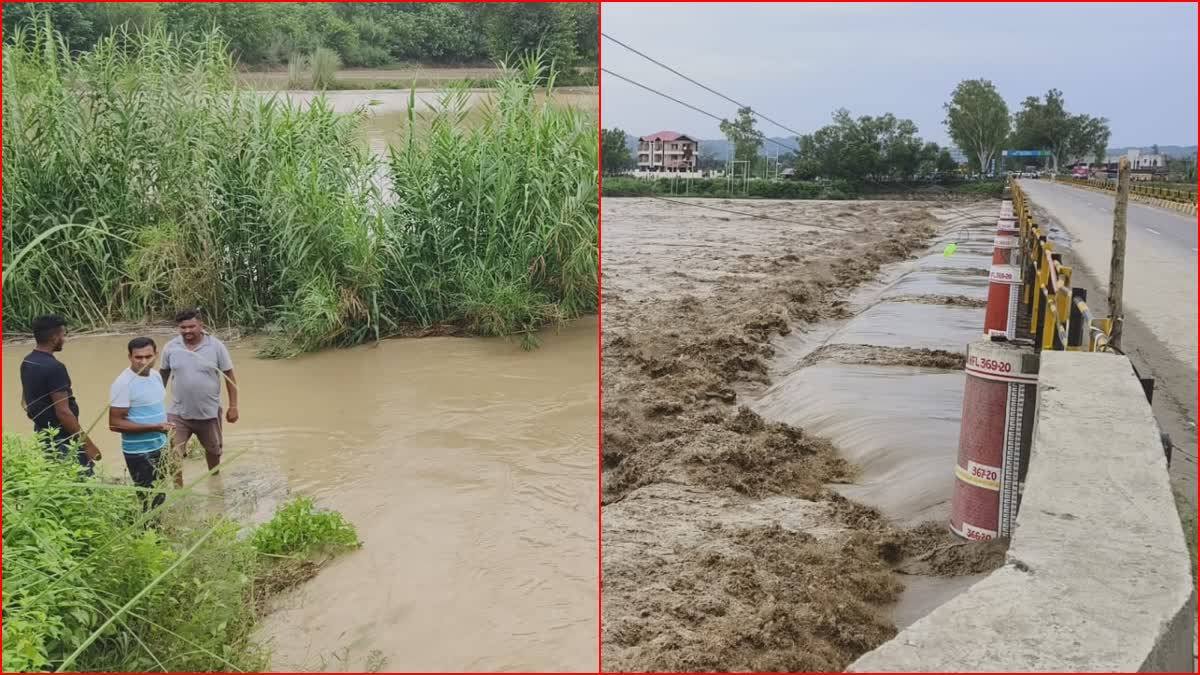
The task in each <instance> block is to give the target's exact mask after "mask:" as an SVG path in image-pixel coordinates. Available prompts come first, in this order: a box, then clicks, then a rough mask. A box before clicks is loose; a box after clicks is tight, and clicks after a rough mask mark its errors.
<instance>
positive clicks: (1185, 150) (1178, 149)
mask: <svg viewBox="0 0 1200 675" xmlns="http://www.w3.org/2000/svg"><path fill="white" fill-rule="evenodd" d="M1153 148H1154V145H1153V144H1151V145H1142V146H1137V145H1130V146H1128V147H1124V148H1109V149H1108V150H1107V152H1108V156H1109V157H1114V156H1117V155H1124V154H1125V153H1127V152H1129V151H1130V150H1141V151H1142V152H1150V150H1151V149H1153ZM1158 151H1159V152H1161V153H1163V154H1164V155H1166V156H1167V157H1176V158H1183V157H1191V156H1192V155H1194V154H1196V146H1194V145H1160V146H1158Z"/></svg>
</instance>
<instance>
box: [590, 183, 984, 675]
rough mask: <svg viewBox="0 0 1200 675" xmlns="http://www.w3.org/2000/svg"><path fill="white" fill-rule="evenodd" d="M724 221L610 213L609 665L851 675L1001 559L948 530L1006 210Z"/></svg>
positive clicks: (884, 205)
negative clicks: (991, 261)
mask: <svg viewBox="0 0 1200 675" xmlns="http://www.w3.org/2000/svg"><path fill="white" fill-rule="evenodd" d="M702 203H707V204H713V201H712V200H710V201H708V202H702ZM714 205H716V204H714ZM720 206H721V208H727V209H731V210H734V211H741V212H744V213H747V214H748V215H747V216H738V215H731V214H726V213H718V212H713V211H706V210H702V209H689V208H686V207H683V206H678V205H667V204H665V203H663V202H657V201H654V200H644V199H610V200H606V201H605V203H604V208H605V214H604V218H605V220H604V222H605V235H606V241H605V247H604V256H605V257H604V264H605V331H604V350H603V354H604V408H603V411H604V443H605V445H604V455H605V456H604V462H605V471H604V492H603V499H604V503H605V506H604V509H603V516H602V520H603V528H604V532H603V540H602V541H603V548H602V550H603V557H604V560H603V573H604V584H605V586H604V589H605V593H604V597H603V602H604V607H603V615H602V634H603V641H604V648H603V657H604V662H605V668H606V669H633V670H637V669H647V668H649V669H666V670H672V669H716V670H742V669H750V670H776V669H781V670H829V669H842V668H844V667H845V666H846V665H848V664H849V662H850V661H852V660H853V659H854V658H855V657H857V656H858V655H860V654H862V653H864V652H866V651H868V650H870V649H871V648H873V647H874V646H875V645H878V644H879V643H881V642H883V641H884V640H886V639H888V638H890V637H891V636H892V635H894V634H895V631H896V627H897V626H898V625H907V624H908V623H911V622H912V621H914V620H915V619H916V618H919V617H920V616H922V615H923V614H924V613H926V612H928V611H929V610H931V609H932V608H934V607H936V606H937V605H939V604H941V603H942V602H944V601H945V600H947V599H949V598H950V597H953V595H954V594H955V593H957V592H960V591H961V590H962V589H963V588H965V587H966V586H968V585H969V584H970V583H971V582H973V581H974V580H975V579H977V578H978V576H977V575H979V574H981V573H984V572H986V571H988V570H989V569H991V568H993V567H994V566H996V565H997V564H998V563H999V562H1000V561H1001V560H1002V557H1003V548H1002V547H1001V546H985V547H973V546H965V545H962V544H959V543H958V542H956V541H955V540H953V539H952V538H951V536H950V535H949V534H948V533H947V528H946V526H945V516H946V514H947V513H948V502H949V495H950V488H951V486H952V477H953V464H954V456H955V454H956V449H957V435H958V420H959V415H960V411H961V405H962V400H961V391H962V375H961V372H960V369H961V367H962V366H961V359H962V355H961V351H962V350H963V348H964V346H965V344H966V342H967V341H969V340H971V339H973V338H974V337H975V336H977V335H978V334H979V332H980V331H981V327H982V317H983V314H982V312H983V310H982V303H981V300H982V295H981V290H982V289H981V288H979V281H981V280H982V281H986V277H981V276H980V275H979V273H978V270H977V269H976V264H977V263H978V262H980V261H986V260H987V259H988V257H987V255H986V253H988V252H990V251H985V246H984V245H983V240H984V239H985V237H983V236H981V235H982V233H967V232H964V230H965V229H969V228H971V227H976V226H978V225H979V224H981V223H986V222H987V215H990V214H992V213H994V212H995V208H994V204H988V205H986V206H981V207H979V209H978V211H977V212H971V211H970V210H968V209H969V208H973V207H963V206H961V205H960V206H955V207H948V206H947V205H945V204H940V203H920V202H916V203H914V202H906V203H897V202H784V201H770V202H767V201H757V200H756V201H740V202H739V201H732V202H725V203H722V204H720ZM820 226H828V227H820ZM985 227H986V226H985ZM992 227H994V221H993V223H992ZM986 238H987V239H989V241H988V243H989V244H990V237H986ZM976 240H978V241H976ZM950 242H955V243H958V245H959V249H958V253H957V254H956V255H955V256H951V257H949V258H945V257H943V256H942V255H941V251H942V249H943V247H944V246H945V244H946V243H950ZM984 267H985V269H986V262H985V263H984ZM918 275H919V276H918ZM855 289H857V290H855ZM847 498H848V499H847ZM835 626H836V628H834V627H835Z"/></svg>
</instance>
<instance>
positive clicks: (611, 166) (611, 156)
mask: <svg viewBox="0 0 1200 675" xmlns="http://www.w3.org/2000/svg"><path fill="white" fill-rule="evenodd" d="M600 134H601V135H600V163H601V164H602V165H603V166H604V172H605V173H607V174H615V173H620V172H621V171H625V170H627V169H630V168H632V167H633V157H632V156H631V155H630V154H629V145H628V144H627V143H626V137H625V132H624V131H622V130H620V129H602V130H601V132H600Z"/></svg>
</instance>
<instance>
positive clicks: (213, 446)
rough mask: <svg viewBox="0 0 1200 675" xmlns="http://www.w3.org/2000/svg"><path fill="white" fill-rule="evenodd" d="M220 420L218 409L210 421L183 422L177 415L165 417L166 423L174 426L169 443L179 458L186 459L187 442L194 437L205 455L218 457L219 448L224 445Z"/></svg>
mask: <svg viewBox="0 0 1200 675" xmlns="http://www.w3.org/2000/svg"><path fill="white" fill-rule="evenodd" d="M222 419H223V418H222V417H221V410H220V408H218V409H217V416H216V417H214V418H213V419H210V420H185V419H183V418H182V417H179V416H178V415H167V421H168V422H170V423H171V424H173V425H175V430H174V432H173V438H172V439H171V443H172V445H173V446H174V447H175V448H177V449H178V452H179V455H180V456H181V457H187V452H188V448H187V446H188V441H190V440H192V436H195V437H196V439H197V440H198V441H200V445H202V446H204V452H205V453H207V454H209V455H213V456H215V457H220V456H221V448H222V446H223V445H224V443H225V439H224V436H223V434H222V429H223V426H222V424H221V420H222Z"/></svg>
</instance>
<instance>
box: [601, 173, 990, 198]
mask: <svg viewBox="0 0 1200 675" xmlns="http://www.w3.org/2000/svg"><path fill="white" fill-rule="evenodd" d="M729 187H730V186H729V182H728V181H727V180H726V179H724V178H700V179H693V180H685V179H682V178H681V179H677V180H672V179H669V178H664V179H660V180H643V179H639V178H627V177H611V178H605V179H604V196H605V197H651V196H655V197H722V198H732V199H745V198H750V199H871V198H873V197H894V196H900V195H914V196H918V195H919V194H921V193H925V194H928V195H930V196H929V198H930V199H939V198H940V195H943V194H945V195H961V196H964V197H978V198H981V199H982V198H999V197H1000V195H1001V193H1002V191H1003V189H1004V181H1001V180H994V181H974V182H954V183H930V182H902V181H895V182H887V183H870V182H851V181H844V180H834V181H785V180H759V179H751V180H750V181H749V183H746V184H743V183H742V181H734V182H733V190H732V192H731V191H730V189H729Z"/></svg>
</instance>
